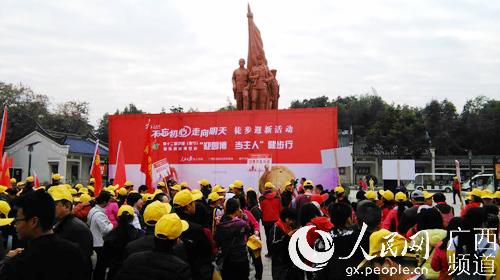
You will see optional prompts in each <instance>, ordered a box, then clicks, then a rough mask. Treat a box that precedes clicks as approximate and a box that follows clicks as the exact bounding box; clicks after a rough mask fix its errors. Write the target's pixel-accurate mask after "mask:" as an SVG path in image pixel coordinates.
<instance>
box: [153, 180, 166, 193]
mask: <svg viewBox="0 0 500 280" xmlns="http://www.w3.org/2000/svg"><path fill="white" fill-rule="evenodd" d="M156 189H157V190H161V191H162V192H164V193H165V194H168V188H167V185H166V184H165V182H158V185H157V186H156Z"/></svg>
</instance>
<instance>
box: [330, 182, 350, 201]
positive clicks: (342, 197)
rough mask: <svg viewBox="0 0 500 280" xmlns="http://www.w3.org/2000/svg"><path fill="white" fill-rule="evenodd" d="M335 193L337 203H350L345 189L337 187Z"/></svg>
mask: <svg viewBox="0 0 500 280" xmlns="http://www.w3.org/2000/svg"><path fill="white" fill-rule="evenodd" d="M333 192H334V193H335V195H336V196H337V202H343V203H349V204H350V202H349V198H348V197H347V195H346V193H345V190H344V187H342V186H338V187H336V188H335V189H334V190H333Z"/></svg>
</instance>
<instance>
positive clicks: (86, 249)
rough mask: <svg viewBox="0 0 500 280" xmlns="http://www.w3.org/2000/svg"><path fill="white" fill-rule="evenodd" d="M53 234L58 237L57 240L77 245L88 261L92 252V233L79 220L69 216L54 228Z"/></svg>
mask: <svg viewBox="0 0 500 280" xmlns="http://www.w3.org/2000/svg"><path fill="white" fill-rule="evenodd" d="M54 233H55V234H56V235H57V236H59V238H62V239H66V240H68V241H71V242H73V243H76V244H78V246H80V248H81V249H82V251H83V253H84V254H85V257H87V258H89V260H90V257H91V256H92V253H93V251H94V248H93V244H94V243H93V238H92V232H91V231H90V229H89V227H88V226H87V225H86V224H85V223H83V222H82V221H81V220H80V219H77V218H75V217H74V216H73V215H72V214H69V215H68V216H66V217H64V218H63V219H62V220H61V221H60V222H59V223H57V224H56V225H55V226H54Z"/></svg>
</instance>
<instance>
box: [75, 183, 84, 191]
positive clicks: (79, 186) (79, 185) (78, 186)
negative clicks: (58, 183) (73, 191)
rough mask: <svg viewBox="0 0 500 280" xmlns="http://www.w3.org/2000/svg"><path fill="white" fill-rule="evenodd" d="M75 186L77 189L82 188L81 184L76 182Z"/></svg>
mask: <svg viewBox="0 0 500 280" xmlns="http://www.w3.org/2000/svg"><path fill="white" fill-rule="evenodd" d="M75 188H77V189H78V190H80V189H81V188H83V185H82V184H76V185H75Z"/></svg>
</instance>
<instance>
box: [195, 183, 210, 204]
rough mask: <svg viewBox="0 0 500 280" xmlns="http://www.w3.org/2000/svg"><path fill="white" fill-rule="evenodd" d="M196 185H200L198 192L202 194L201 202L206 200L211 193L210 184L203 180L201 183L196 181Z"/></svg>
mask: <svg viewBox="0 0 500 280" xmlns="http://www.w3.org/2000/svg"><path fill="white" fill-rule="evenodd" d="M198 184H199V185H200V191H201V193H202V194H203V200H207V198H208V196H209V195H210V193H211V192H212V186H211V185H210V182H208V180H207V179H203V180H201V181H198Z"/></svg>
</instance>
